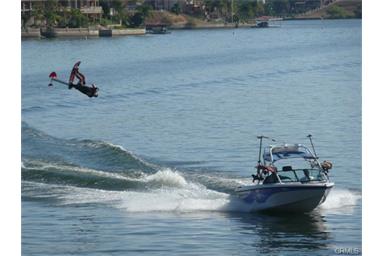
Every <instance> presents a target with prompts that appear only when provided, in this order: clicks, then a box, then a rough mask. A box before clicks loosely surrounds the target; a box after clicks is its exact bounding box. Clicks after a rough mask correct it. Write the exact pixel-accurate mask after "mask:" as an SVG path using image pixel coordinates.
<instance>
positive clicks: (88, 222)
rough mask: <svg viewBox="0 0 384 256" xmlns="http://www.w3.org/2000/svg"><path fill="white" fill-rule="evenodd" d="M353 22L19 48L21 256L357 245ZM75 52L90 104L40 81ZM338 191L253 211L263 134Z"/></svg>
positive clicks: (64, 72) (315, 251)
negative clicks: (289, 208)
mask: <svg viewBox="0 0 384 256" xmlns="http://www.w3.org/2000/svg"><path fill="white" fill-rule="evenodd" d="M361 59H362V58H361V21H360V20H332V21H331V20H326V21H286V22H283V24H282V26H281V27H280V28H271V29H234V30H231V29H228V30H181V31H172V33H171V34H167V35H146V36H138V37H119V38H97V39H88V40H85V39H55V40H26V41H23V42H22V121H23V122H22V124H21V126H22V128H21V129H22V170H21V171H22V252H23V255H72V254H75V255H138V254H140V255H246V254H247V255H248V254H265V255H334V254H336V251H335V250H337V249H338V248H358V249H359V250H361V62H362V60H361ZM78 60H81V61H82V64H81V66H80V68H81V71H82V72H83V73H84V74H85V75H86V78H87V82H89V83H92V82H93V83H96V84H97V86H98V87H99V88H100V92H99V97H98V98H91V99H90V98H88V97H86V96H85V95H82V94H81V93H79V92H77V91H75V90H68V89H67V88H66V87H65V86H63V85H60V84H56V85H54V86H53V87H47V84H48V82H49V81H48V74H49V73H50V72H51V71H56V73H57V74H58V77H59V78H61V79H63V80H67V79H68V75H69V72H70V69H71V67H72V65H73V64H74V63H75V62H76V61H78ZM309 133H311V134H312V135H313V136H314V143H315V146H316V151H317V153H318V154H319V155H320V158H321V159H322V160H323V159H327V160H330V161H332V162H333V164H334V168H333V169H332V170H331V175H330V176H331V179H332V181H334V182H335V183H336V186H335V188H334V190H333V191H331V194H330V196H329V198H328V199H327V202H326V203H325V204H324V205H322V206H321V207H319V208H317V209H315V210H314V211H313V212H311V213H309V214H305V215H278V216H270V215H264V214H255V213H249V212H247V210H246V209H243V208H242V207H241V205H240V204H238V203H237V202H236V197H235V195H234V192H233V190H234V188H235V187H236V186H238V185H240V184H244V183H250V182H251V180H250V174H252V173H253V172H254V166H255V164H256V161H257V155H258V142H257V139H256V136H257V135H260V134H264V135H268V136H271V137H273V138H275V139H276V140H277V141H278V142H291V143H305V144H308V141H307V139H306V135H307V134H309Z"/></svg>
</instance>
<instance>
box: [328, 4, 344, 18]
mask: <svg viewBox="0 0 384 256" xmlns="http://www.w3.org/2000/svg"><path fill="white" fill-rule="evenodd" d="M327 14H328V15H329V18H331V19H342V18H346V17H347V16H348V14H347V12H346V10H344V8H342V7H340V6H338V5H332V6H331V7H329V8H328V10H327Z"/></svg>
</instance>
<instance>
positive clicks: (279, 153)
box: [236, 135, 334, 212]
mask: <svg viewBox="0 0 384 256" xmlns="http://www.w3.org/2000/svg"><path fill="white" fill-rule="evenodd" d="M311 137H312V136H311V135H308V138H309V139H310V142H311V145H312V149H313V152H312V151H311V150H310V149H309V148H307V147H306V146H304V145H302V144H283V145H279V146H275V145H271V146H268V147H265V148H264V151H263V154H262V153H261V151H262V141H263V138H267V137H265V136H259V137H258V139H260V148H259V161H258V165H257V166H256V168H257V173H256V175H252V176H253V183H252V184H250V185H244V186H240V187H238V188H236V193H237V195H238V196H239V197H240V198H241V199H242V201H243V202H244V203H245V204H248V205H249V206H250V208H251V210H252V211H287V212H309V211H311V210H313V209H314V208H316V207H317V206H318V205H320V204H322V203H323V202H324V201H325V199H326V198H327V196H328V193H329V192H330V190H331V189H332V187H333V186H334V183H332V182H330V180H329V177H328V172H329V169H331V168H332V164H331V163H330V162H328V161H324V162H322V163H320V162H319V159H318V157H317V155H316V151H315V149H314V146H313V143H312V138H311ZM304 164H305V165H304Z"/></svg>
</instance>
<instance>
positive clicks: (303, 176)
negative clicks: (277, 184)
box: [278, 169, 326, 183]
mask: <svg viewBox="0 0 384 256" xmlns="http://www.w3.org/2000/svg"><path fill="white" fill-rule="evenodd" d="M278 174H279V178H280V180H281V182H283V183H287V182H301V183H306V182H314V181H322V182H323V181H326V177H325V176H324V173H323V172H321V171H320V170H318V169H295V170H292V169H291V170H289V171H286V170H281V171H279V172H278Z"/></svg>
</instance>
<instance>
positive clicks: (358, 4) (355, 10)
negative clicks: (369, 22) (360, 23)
mask: <svg viewBox="0 0 384 256" xmlns="http://www.w3.org/2000/svg"><path fill="white" fill-rule="evenodd" d="M361 10H362V0H337V1H335V2H333V3H331V4H329V5H327V6H325V7H323V8H321V9H317V10H313V11H309V12H307V13H305V14H300V15H297V16H295V18H296V19H319V18H325V19H333V18H336V19H340V18H361Z"/></svg>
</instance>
